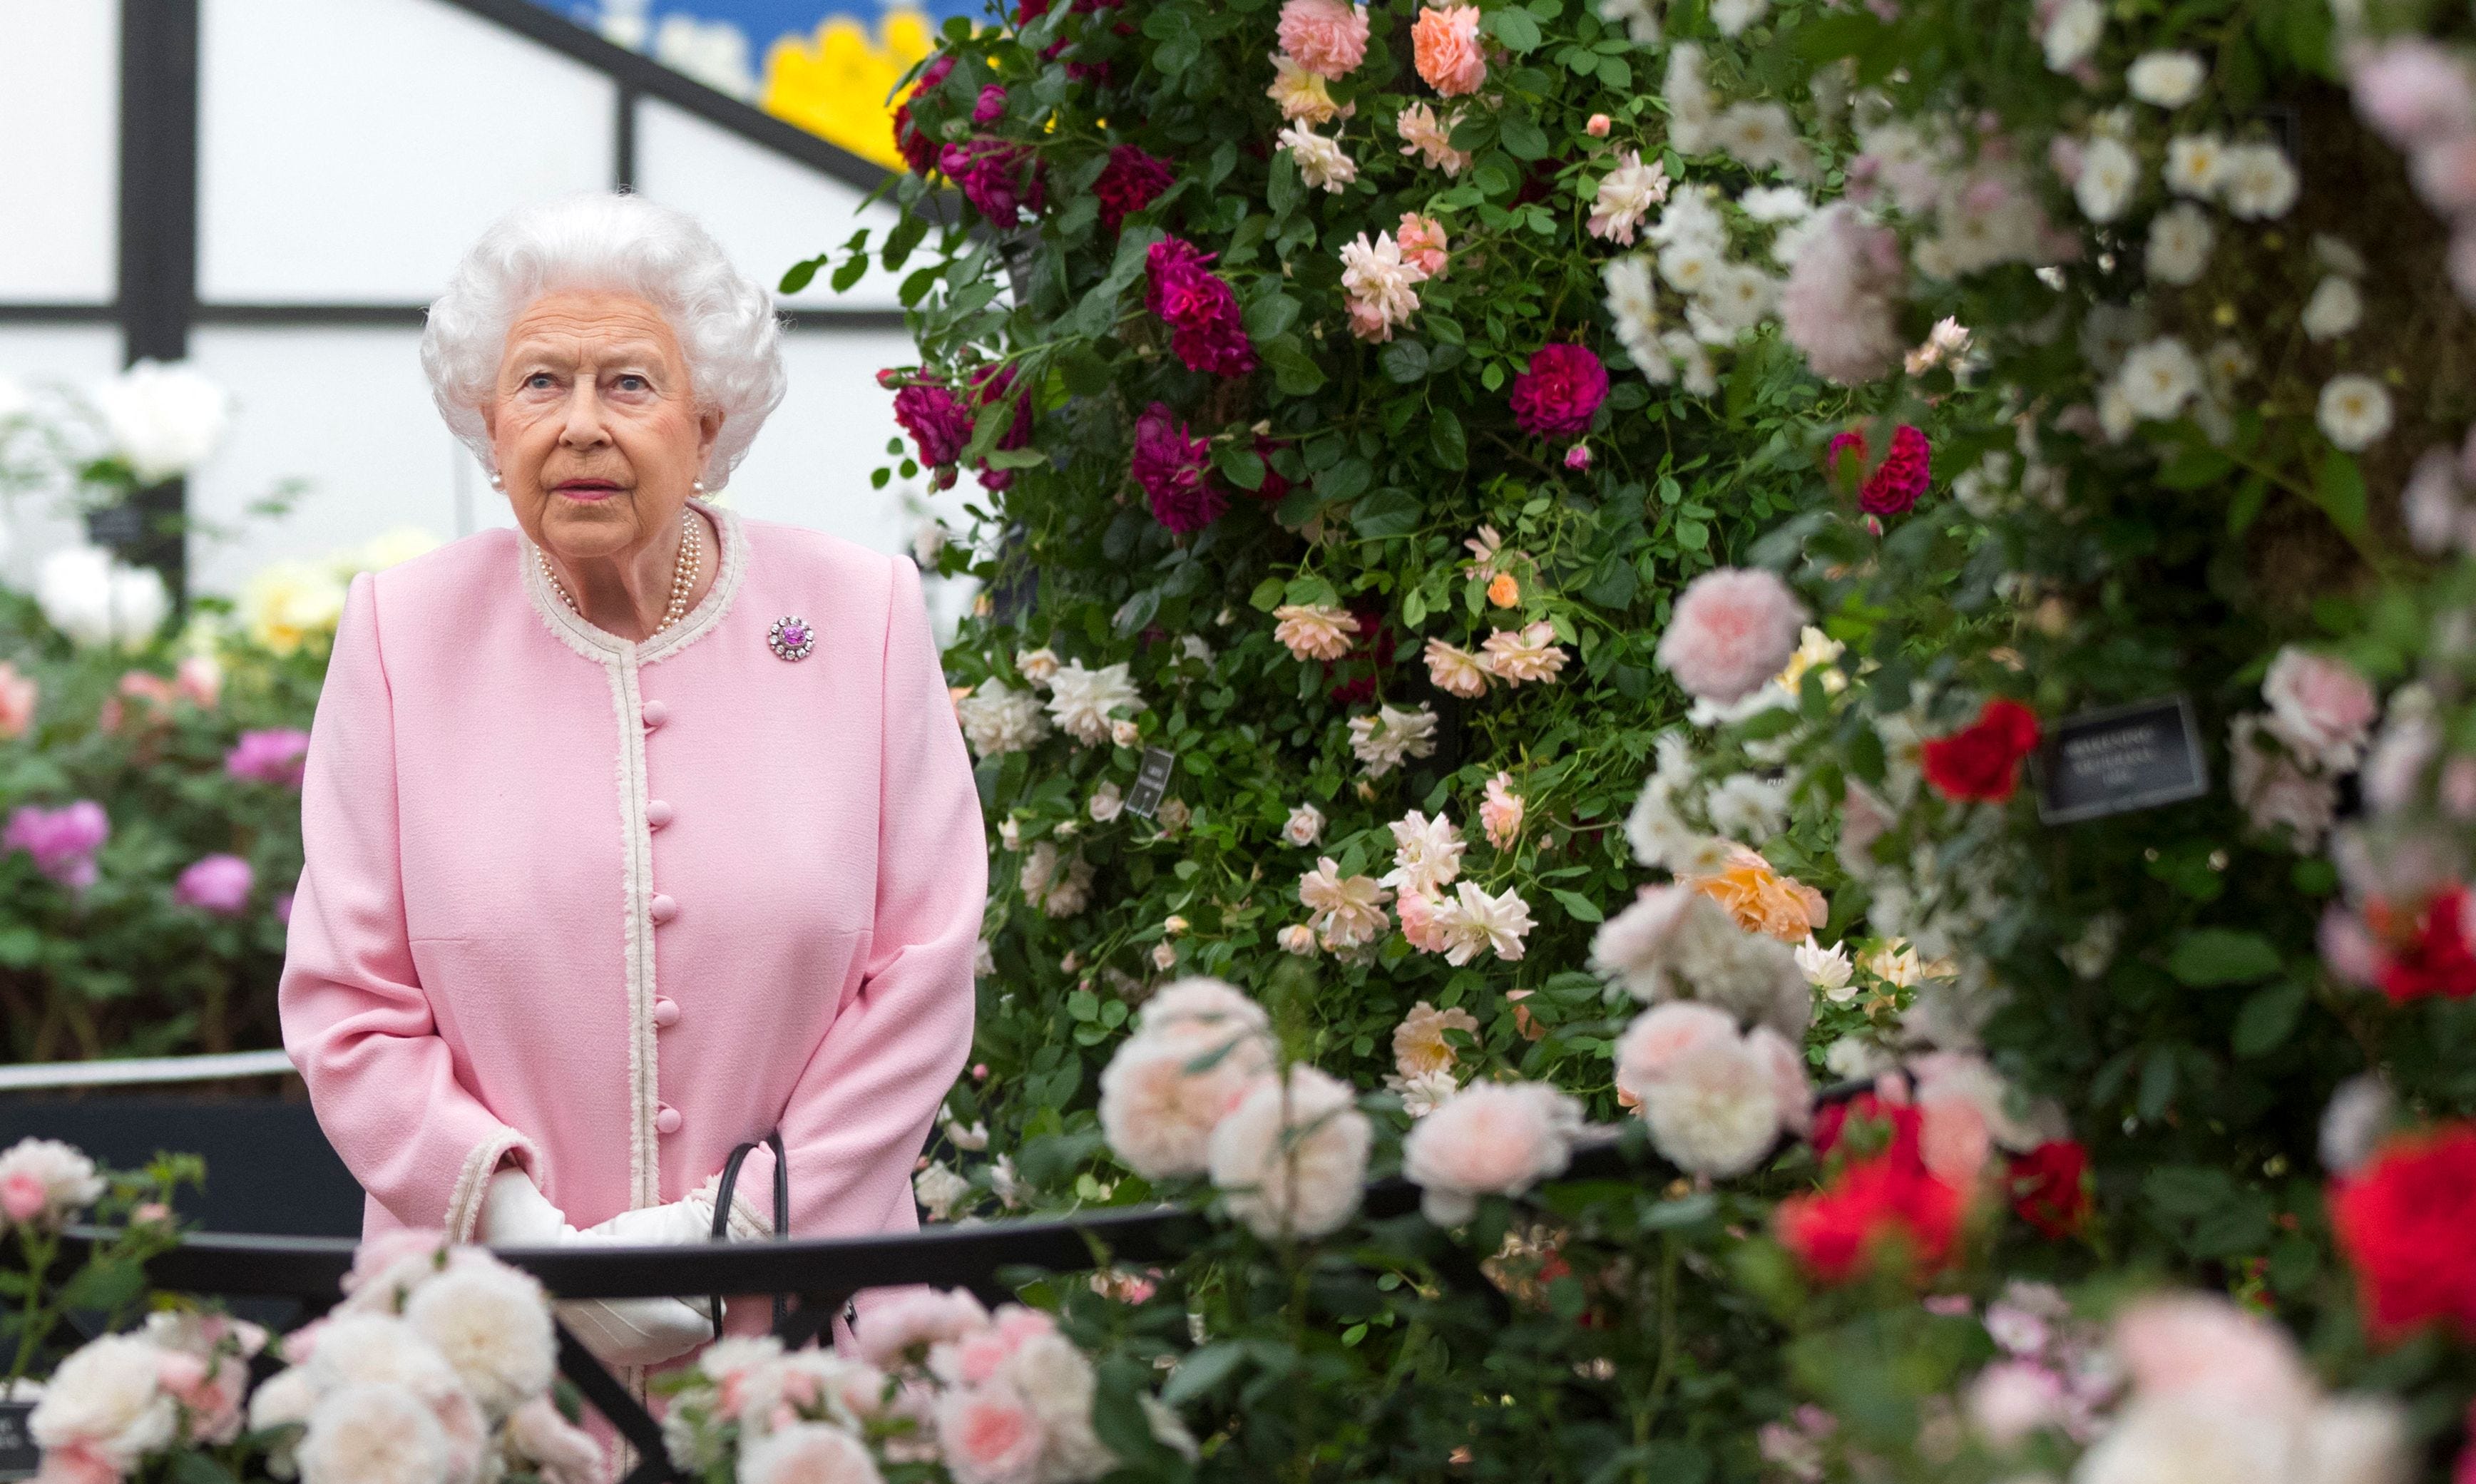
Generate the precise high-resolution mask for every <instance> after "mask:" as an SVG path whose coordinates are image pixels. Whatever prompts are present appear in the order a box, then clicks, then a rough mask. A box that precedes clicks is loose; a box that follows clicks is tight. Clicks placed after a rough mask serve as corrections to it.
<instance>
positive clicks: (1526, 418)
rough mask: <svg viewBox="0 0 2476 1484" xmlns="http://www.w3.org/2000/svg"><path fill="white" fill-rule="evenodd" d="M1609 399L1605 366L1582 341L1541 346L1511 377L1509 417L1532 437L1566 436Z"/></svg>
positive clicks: (1588, 420) (1582, 426)
mask: <svg viewBox="0 0 2476 1484" xmlns="http://www.w3.org/2000/svg"><path fill="white" fill-rule="evenodd" d="M1606 400H1608V368H1607V367H1606V366H1603V365H1601V364H1600V363H1599V358H1598V357H1597V356H1595V355H1593V354H1592V353H1591V351H1590V349H1589V348H1588V347H1586V346H1580V345H1572V344H1567V343H1559V344H1555V345H1543V346H1541V347H1539V349H1537V350H1535V351H1533V352H1531V353H1530V369H1529V370H1527V371H1523V372H1521V373H1519V374H1517V375H1516V376H1515V377H1514V378H1513V420H1514V421H1515V422H1518V423H1520V424H1521V425H1522V431H1523V432H1524V433H1529V434H1531V435H1532V436H1534V437H1541V438H1570V437H1572V436H1574V435H1575V434H1577V433H1582V432H1584V431H1586V430H1587V429H1589V427H1590V426H1591V416H1592V414H1593V413H1595V412H1597V411H1598V409H1599V404H1600V403H1602V402H1605V401H1606Z"/></svg>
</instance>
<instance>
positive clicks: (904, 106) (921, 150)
mask: <svg viewBox="0 0 2476 1484" xmlns="http://www.w3.org/2000/svg"><path fill="white" fill-rule="evenodd" d="M953 70H954V56H953V53H952V52H944V53H940V54H939V55H938V57H937V60H936V61H934V62H930V63H929V67H928V70H926V71H924V72H922V73H921V74H920V86H919V87H915V88H913V89H912V90H911V93H910V96H909V97H906V98H904V100H903V101H902V102H901V103H899V104H897V105H895V109H894V147H895V148H896V149H899V150H901V151H902V152H903V159H904V162H906V163H907V164H909V165H910V166H911V173H912V174H914V175H927V174H928V173H929V171H931V170H933V169H935V168H937V141H936V140H934V139H932V138H930V137H929V136H928V135H926V134H924V133H922V132H921V131H920V130H918V129H915V128H913V127H912V125H911V102H912V99H914V98H917V97H919V96H920V95H921V94H923V93H929V92H935V91H936V90H937V86H938V85H939V84H940V83H943V82H945V81H946V77H947V74H949V73H951V72H953Z"/></svg>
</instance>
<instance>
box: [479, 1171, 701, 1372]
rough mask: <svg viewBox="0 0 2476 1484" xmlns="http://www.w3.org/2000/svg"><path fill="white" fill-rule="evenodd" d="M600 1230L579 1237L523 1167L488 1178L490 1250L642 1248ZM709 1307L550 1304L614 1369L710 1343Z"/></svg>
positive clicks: (658, 1302) (655, 1302)
mask: <svg viewBox="0 0 2476 1484" xmlns="http://www.w3.org/2000/svg"><path fill="white" fill-rule="evenodd" d="M651 1209H652V1210H654V1211H659V1210H663V1209H667V1208H666V1207H660V1206H656V1207H653V1208H651ZM629 1214H631V1215H642V1214H650V1213H637V1212H631V1213H629ZM608 1224H609V1223H607V1222H606V1223H604V1225H605V1226H607V1225H608ZM601 1230H602V1228H601V1227H596V1228H594V1231H593V1232H581V1231H578V1230H577V1229H576V1228H575V1227H574V1226H571V1225H569V1224H568V1221H567V1216H566V1213H564V1212H562V1211H560V1210H559V1208H558V1207H557V1206H555V1205H552V1204H551V1203H550V1200H549V1199H548V1198H546V1197H545V1196H543V1195H542V1193H541V1191H540V1189H539V1188H538V1187H536V1186H535V1185H534V1184H533V1181H532V1176H531V1175H527V1174H525V1173H524V1172H523V1171H522V1170H512V1169H510V1170H502V1171H500V1172H499V1173H498V1174H496V1175H492V1176H490V1188H489V1191H488V1192H487V1193H486V1194H485V1195H484V1196H483V1198H482V1240H483V1242H485V1243H487V1244H488V1245H490V1246H492V1247H604V1246H609V1247H619V1246H628V1247H635V1246H640V1245H642V1244H640V1243H637V1242H634V1241H624V1240H614V1239H613V1238H611V1237H608V1236H603V1235H598V1233H599V1232H600V1231H601ZM711 1307H712V1306H711V1304H709V1303H707V1302H706V1300H704V1299H698V1300H697V1301H696V1302H695V1303H693V1304H690V1303H683V1302H681V1300H679V1299H567V1300H564V1301H562V1302H559V1303H557V1304H555V1305H554V1306H553V1308H554V1310H555V1311H556V1312H557V1315H558V1319H559V1323H563V1324H565V1325H566V1326H567V1327H568V1329H569V1330H570V1331H571V1332H573V1333H574V1334H575V1336H576V1338H577V1340H578V1341H579V1342H580V1343H581V1344H582V1345H583V1347H584V1348H586V1349H588V1350H591V1351H592V1352H593V1353H594V1355H595V1356H596V1357H597V1358H598V1359H600V1360H602V1361H604V1362H605V1363H607V1364H609V1365H614V1366H652V1365H658V1364H660V1363H661V1362H663V1361H666V1360H669V1359H671V1358H672V1357H674V1356H677V1355H682V1354H685V1353H686V1352H687V1351H689V1350H691V1349H694V1348H696V1347H698V1346H700V1345H703V1344H704V1343H705V1342H706V1341H707V1340H710V1339H712V1338H713V1321H712V1319H711V1317H710V1316H709V1314H708V1313H707V1311H708V1310H709V1309H710V1308H711Z"/></svg>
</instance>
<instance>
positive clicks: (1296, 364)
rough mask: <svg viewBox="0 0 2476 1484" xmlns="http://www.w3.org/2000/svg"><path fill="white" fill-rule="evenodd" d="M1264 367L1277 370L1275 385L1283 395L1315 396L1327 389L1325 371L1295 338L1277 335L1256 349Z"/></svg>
mask: <svg viewBox="0 0 2476 1484" xmlns="http://www.w3.org/2000/svg"><path fill="white" fill-rule="evenodd" d="M1256 350H1257V351H1258V352H1259V353H1260V354H1261V355H1262V356H1263V358H1264V364H1266V365H1268V366H1270V367H1272V368H1273V384H1274V385H1275V386H1277V387H1279V388H1280V390H1281V393H1282V395H1284V396H1289V397H1305V396H1312V395H1313V394H1314V393H1315V392H1316V391H1317V389H1319V388H1320V387H1322V386H1323V385H1324V381H1325V377H1324V367H1322V366H1320V365H1317V364H1316V362H1315V358H1314V357H1312V356H1310V355H1308V354H1307V352H1306V347H1305V346H1303V345H1300V343H1299V337H1298V336H1297V335H1294V334H1277V335H1275V336H1274V337H1273V338H1271V339H1269V340H1267V341H1265V342H1264V343H1263V344H1261V345H1259V346H1257V347H1256Z"/></svg>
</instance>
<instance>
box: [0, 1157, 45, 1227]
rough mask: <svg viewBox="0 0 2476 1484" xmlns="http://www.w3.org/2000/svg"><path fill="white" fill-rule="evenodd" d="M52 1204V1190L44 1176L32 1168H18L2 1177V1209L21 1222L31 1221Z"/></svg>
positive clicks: (13, 1220)
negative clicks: (45, 1183)
mask: <svg viewBox="0 0 2476 1484" xmlns="http://www.w3.org/2000/svg"><path fill="white" fill-rule="evenodd" d="M50 1204H51V1192H50V1191H49V1190H47V1189H46V1188H45V1187H44V1185H43V1181H42V1177H41V1176H39V1175H36V1174H35V1173H34V1172H33V1171H31V1170H18V1171H14V1172H12V1173H11V1174H10V1175H8V1177H7V1178H5V1179H0V1211H5V1212H7V1213H8V1216H9V1220H11V1221H12V1222H16V1223H19V1224H24V1223H26V1222H31V1221H33V1220H34V1219H35V1218H37V1217H38V1216H40V1215H42V1214H43V1212H44V1210H45V1209H46V1208H47V1207H48V1206H50Z"/></svg>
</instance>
